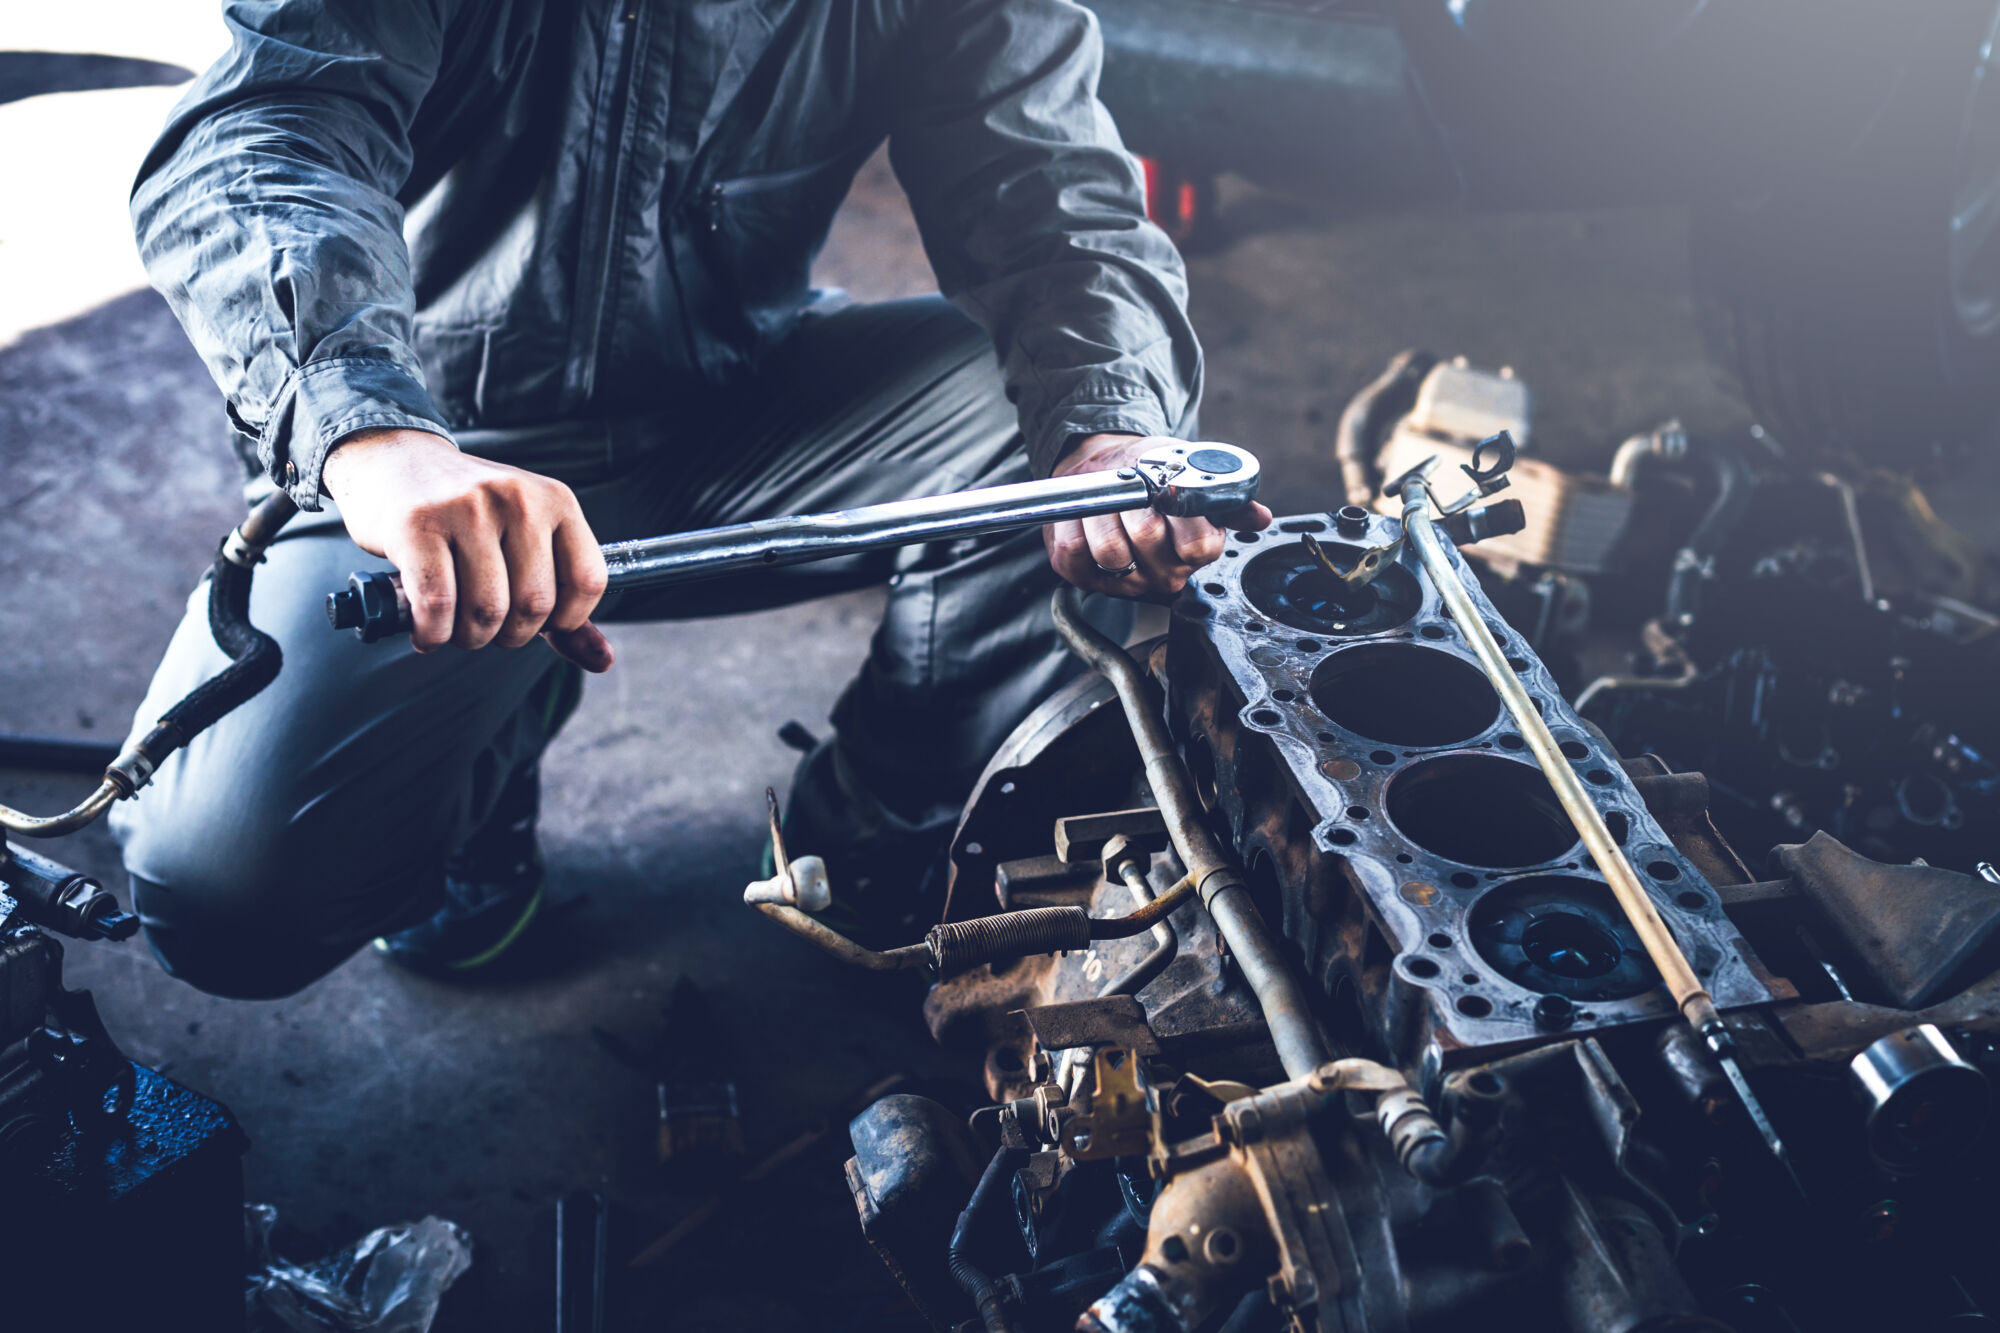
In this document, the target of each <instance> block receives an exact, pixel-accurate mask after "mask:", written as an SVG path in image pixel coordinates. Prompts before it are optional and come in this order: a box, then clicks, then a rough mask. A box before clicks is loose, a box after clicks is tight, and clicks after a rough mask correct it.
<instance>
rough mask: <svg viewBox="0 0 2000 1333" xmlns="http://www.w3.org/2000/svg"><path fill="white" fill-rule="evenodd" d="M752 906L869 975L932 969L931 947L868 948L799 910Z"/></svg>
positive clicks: (914, 945) (778, 904)
mask: <svg viewBox="0 0 2000 1333" xmlns="http://www.w3.org/2000/svg"><path fill="white" fill-rule="evenodd" d="M751 906H753V907H755V908H756V909H757V910H758V911H760V912H762V913H763V914H764V915H765V916H768V917H770V918H771V919H772V920H773V921H775V922H777V923H778V924H779V925H781V926H783V927H784V928H785V929H786V930H789V931H791V932H792V934H794V935H797V936H798V937H799V938H800V939H802V940H805V941H806V942H807V943H809V944H812V945H815V946H817V947H818V948H821V949H824V950H825V951H826V952H828V953H830V954H832V955H833V956H834V957H835V958H838V959H840V961H841V962H843V963H852V964H853V965H854V966H856V967H862V968H866V969H868V970H869V971H870V972H905V971H909V970H911V969H913V968H919V967H929V966H930V965H931V962H932V959H931V950H930V946H929V945H926V944H905V945H903V946H902V947H901V948H897V949H882V950H876V949H869V948H865V947H863V946H862V945H859V944H856V943H855V942H854V941H853V940H850V939H848V938H847V936H845V935H843V934H841V933H840V932H839V931H837V930H834V929H833V928H831V927H830V926H823V925H821V924H820V923H819V922H817V921H815V920H813V919H812V918H811V917H809V916H807V915H806V914H805V913H804V912H801V911H800V910H799V909H798V908H796V907H787V906H785V905H784V904H783V903H752V904H751Z"/></svg>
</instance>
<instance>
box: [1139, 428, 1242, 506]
mask: <svg viewBox="0 0 2000 1333" xmlns="http://www.w3.org/2000/svg"><path fill="white" fill-rule="evenodd" d="M1133 467H1134V470H1135V471H1137V472H1138V474H1139V478H1140V480H1142V481H1144V482H1145V483H1146V489H1147V490H1148V491H1149V492H1151V494H1152V505H1153V508H1154V509H1157V510H1159V511H1160V512H1161V513H1162V514H1167V515H1169V516H1171V517H1173V518H1211V519H1220V518H1226V517H1227V516H1229V515H1231V514H1233V513H1235V512H1236V511H1237V510H1239V509H1242V508H1243V507H1244V506H1245V505H1248V504H1250V503H1252V502H1253V501H1255V500H1256V498H1257V479H1258V474H1259V469H1258V467H1257V458H1256V456H1255V455H1254V454H1252V453H1251V452H1250V451H1249V450H1247V449H1238V448H1237V447H1236V446H1235V445H1233V444H1172V445H1161V446H1160V447H1159V448H1157V449H1149V450H1147V451H1146V452H1145V453H1144V454H1142V455H1141V456H1140V458H1139V460H1138V462H1136V463H1135V464H1133Z"/></svg>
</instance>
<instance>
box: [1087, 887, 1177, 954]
mask: <svg viewBox="0 0 2000 1333" xmlns="http://www.w3.org/2000/svg"><path fill="white" fill-rule="evenodd" d="M1134 877H1136V878H1137V879H1138V881H1139V882H1138V884H1137V885H1133V883H1132V881H1133V878H1134ZM1122 878H1124V882H1125V883H1126V884H1127V885H1130V886H1132V892H1133V894H1134V896H1136V897H1138V898H1139V906H1137V907H1135V908H1133V909H1132V910H1131V911H1130V912H1127V913H1126V914H1125V915H1124V916H1099V917H1092V918H1091V919H1090V938H1092V939H1094V940H1122V939H1129V938H1130V937H1132V936H1134V935H1138V934H1140V933H1142V932H1144V931H1148V930H1154V929H1157V928H1158V927H1159V924H1160V922H1162V921H1164V920H1166V919H1167V918H1168V917H1169V916H1172V915H1173V914H1174V912H1175V911H1177V910H1178V909H1179V908H1180V906H1181V904H1182V903H1185V902H1186V901H1187V900H1188V899H1190V898H1192V897H1194V891H1195V883H1194V876H1193V875H1183V876H1182V877H1181V878H1180V880H1179V881H1178V882H1177V883H1176V884H1175V885H1174V886H1173V887H1172V888H1171V889H1168V890H1167V891H1166V892H1165V893H1163V894H1161V895H1160V896H1159V897H1157V898H1155V897H1153V895H1152V890H1150V889H1148V888H1145V887H1144V886H1145V882H1146V877H1145V873H1144V872H1143V871H1137V870H1135V871H1134V872H1133V875H1131V876H1122ZM1141 895H1143V896H1141ZM1162 966H1164V964H1163V965H1162Z"/></svg>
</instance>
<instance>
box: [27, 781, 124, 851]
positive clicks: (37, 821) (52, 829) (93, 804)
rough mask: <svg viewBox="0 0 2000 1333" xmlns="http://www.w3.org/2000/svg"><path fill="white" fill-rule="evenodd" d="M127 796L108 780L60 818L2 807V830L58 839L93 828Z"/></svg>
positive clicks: (32, 836) (29, 836) (114, 783)
mask: <svg viewBox="0 0 2000 1333" xmlns="http://www.w3.org/2000/svg"><path fill="white" fill-rule="evenodd" d="M124 794H125V793H124V789H123V788H121V787H120V786H119V784H118V783H116V782H113V781H112V780H111V779H110V778H108V777H107V778H106V779H104V781H102V782H100V783H99V784H98V785H97V790H95V791H93V792H91V793H90V795H88V796H86V797H84V798H83V799H82V800H81V801H78V802H77V803H76V804H75V805H74V806H71V807H70V808H69V809H68V810H65V811H63V812H62V813H61V814H59V815H48V816H45V817H37V816H35V815H31V814H27V813H25V812H23V811H20V810H16V809H13V808H12V807H11V806H5V805H0V829H5V830H6V831H7V832H9V833H18V834H20V835H21V836H22V837H24V838H58V837H61V836H62V835H63V834H65V833H74V832H76V831H77V830H78V829H80V828H82V827H84V826H85V825H86V824H89V823H90V822H91V821H92V820H94V819H96V818H97V817H98V816H99V815H101V814H103V813H104V812H105V811H106V810H109V809H110V808H111V804H112V802H114V801H116V800H117V799H118V798H119V797H120V796H122V795H124Z"/></svg>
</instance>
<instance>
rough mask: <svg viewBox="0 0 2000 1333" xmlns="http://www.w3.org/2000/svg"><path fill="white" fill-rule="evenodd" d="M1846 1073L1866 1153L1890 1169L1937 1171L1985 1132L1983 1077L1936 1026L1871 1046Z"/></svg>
mask: <svg viewBox="0 0 2000 1333" xmlns="http://www.w3.org/2000/svg"><path fill="white" fill-rule="evenodd" d="M1847 1069H1848V1077H1849V1080H1850V1082H1851V1083H1852V1085H1853V1087H1854V1090H1855V1092H1856V1093H1857V1094H1858V1095H1859V1096H1860V1098H1861V1104H1862V1106H1863V1107H1864V1108H1865V1111H1866V1115H1867V1124H1868V1148H1869V1151H1870V1152H1872V1153H1874V1155H1875V1157H1876V1158H1877V1159H1878V1160H1879V1161H1881V1162H1883V1163H1884V1164H1886V1165H1887V1166H1889V1167H1890V1168H1892V1169H1898V1170H1912V1169H1915V1168H1917V1167H1920V1166H1934V1165H1937V1164H1938V1163H1940V1162H1942V1161H1945V1160H1948V1159H1950V1158H1951V1157H1953V1156H1954V1155H1956V1154H1958V1153H1960V1152H1962V1151H1964V1149H1965V1148H1966V1147H1967V1146H1968V1145H1970V1143H1971V1142H1972V1140H1973V1139H1974V1138H1975V1137H1976V1136H1977V1135H1978V1133H1979V1131H1980V1130H1981V1129H1983V1128H1984V1127H1985V1124H1986V1115H1987V1104H1988V1102H1989V1100H1990V1097H1991V1094H1990V1093H1989V1091H1988V1089H1987V1084H1986V1076H1985V1075H1983V1074H1981V1073H1980V1072H1979V1071H1978V1070H1977V1069H1976V1068H1974V1067H1973V1066H1972V1065H1971V1064H1969V1063H1967V1062H1966V1060H1965V1058H1964V1057H1963V1056H1961V1055H1960V1054H1959V1053H1958V1052H1957V1051H1956V1050H1954V1049H1953V1048H1952V1044H1951V1043H1950V1042H1949V1041H1946V1040H1945V1036H1944V1033H1942V1032H1940V1031H1938V1029H1937V1026H1936V1025H1935V1024H1932V1023H1919V1024H1917V1025H1916V1026H1914V1027H1909V1028H1905V1029H1903V1030H1902V1031H1900V1032H1892V1033H1890V1034H1889V1035H1888V1036H1886V1037H1881V1038H1878V1039H1877V1040H1876V1041H1875V1042H1874V1043H1872V1044H1871V1045H1870V1046H1869V1047H1868V1048H1867V1049H1866V1050H1864V1051H1862V1052H1861V1054H1859V1055H1857V1056H1855V1057H1854V1059H1853V1060H1852V1061H1851V1062H1850V1063H1849V1064H1848V1067H1847Z"/></svg>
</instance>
